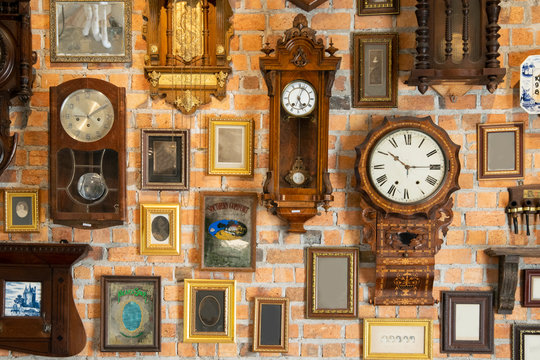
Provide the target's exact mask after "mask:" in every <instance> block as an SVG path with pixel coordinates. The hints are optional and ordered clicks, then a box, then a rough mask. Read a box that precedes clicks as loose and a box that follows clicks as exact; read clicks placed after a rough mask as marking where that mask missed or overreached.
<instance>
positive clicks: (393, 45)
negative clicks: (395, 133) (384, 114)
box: [352, 33, 399, 108]
mask: <svg viewBox="0 0 540 360" xmlns="http://www.w3.org/2000/svg"><path fill="white" fill-rule="evenodd" d="M398 36H399V35H398V33H356V34H353V35H352V43H353V72H352V87H353V96H352V106H353V107H357V108H363V107H369V108H372V107H381V108H383V107H387V108H388V107H397V106H398V105H397V101H398V96H397V95H398V94H397V82H398V47H399V45H398V44H399V42H398Z"/></svg>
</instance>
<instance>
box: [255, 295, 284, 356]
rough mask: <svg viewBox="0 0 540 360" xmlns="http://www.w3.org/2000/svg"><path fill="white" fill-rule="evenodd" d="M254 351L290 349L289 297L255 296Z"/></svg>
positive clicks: (282, 350)
mask: <svg viewBox="0 0 540 360" xmlns="http://www.w3.org/2000/svg"><path fill="white" fill-rule="evenodd" d="M253 351H260V352H265V351H268V352H288V351H289V299H288V298H266V297H256V298H255V319H254V320H253Z"/></svg>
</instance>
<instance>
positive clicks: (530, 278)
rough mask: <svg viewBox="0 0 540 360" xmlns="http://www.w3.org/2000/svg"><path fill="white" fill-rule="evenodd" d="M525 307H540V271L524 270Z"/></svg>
mask: <svg viewBox="0 0 540 360" xmlns="http://www.w3.org/2000/svg"><path fill="white" fill-rule="evenodd" d="M524 277H525V281H524V284H525V286H524V289H523V293H524V294H523V304H521V306H523V307H540V269H525V270H524Z"/></svg>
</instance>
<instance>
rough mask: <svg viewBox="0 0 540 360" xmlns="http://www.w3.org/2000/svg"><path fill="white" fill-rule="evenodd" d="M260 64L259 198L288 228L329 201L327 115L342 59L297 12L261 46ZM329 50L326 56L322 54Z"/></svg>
mask: <svg viewBox="0 0 540 360" xmlns="http://www.w3.org/2000/svg"><path fill="white" fill-rule="evenodd" d="M262 51H263V52H265V53H266V56H264V57H262V58H260V60H259V63H260V67H261V71H262V73H263V75H264V79H265V81H266V85H267V87H268V96H269V97H270V164H269V170H268V172H267V175H266V181H265V183H264V185H263V200H264V203H265V205H266V207H267V208H268V209H269V210H270V211H271V212H273V213H274V214H275V215H277V216H279V217H280V218H282V219H284V220H285V221H287V222H288V223H289V225H290V227H289V231H290V232H305V229H304V222H306V221H307V220H308V219H310V218H312V217H314V216H315V215H316V214H317V207H318V206H319V205H321V206H323V207H324V208H325V209H328V207H329V206H330V202H331V201H332V200H333V196H332V185H331V183H330V178H329V175H328V115H329V105H330V96H331V95H332V91H331V89H332V84H333V82H334V75H335V72H336V70H337V68H338V67H339V64H340V62H341V58H338V57H336V56H334V53H335V52H336V51H337V49H336V48H334V47H333V46H332V44H330V47H328V48H326V49H325V47H324V45H323V43H322V40H320V39H319V40H316V39H315V31H314V30H312V29H310V28H309V27H308V26H307V20H306V17H305V16H304V15H302V14H300V15H297V16H296V17H295V19H294V22H293V27H292V28H290V29H288V30H287V31H285V37H284V38H283V39H280V40H278V43H277V46H276V49H275V52H276V55H275V56H270V54H271V53H272V52H274V49H270V48H269V47H268V44H267V46H266V47H265V48H264V49H262ZM325 53H328V54H329V56H326V55H325Z"/></svg>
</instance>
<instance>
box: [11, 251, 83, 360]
mask: <svg viewBox="0 0 540 360" xmlns="http://www.w3.org/2000/svg"><path fill="white" fill-rule="evenodd" d="M89 249H90V246H89V245H86V244H29V243H2V244H0V294H1V296H2V301H1V302H0V348H2V349H8V350H13V351H21V352H25V353H29V354H35V355H42V356H54V357H65V356H73V355H76V354H78V353H79V352H81V350H82V349H83V348H84V346H85V344H86V333H85V330H84V326H83V323H82V321H81V318H80V316H79V313H78V312H77V308H76V306H75V302H74V301H73V289H72V288H73V280H72V277H71V266H72V265H73V264H74V263H76V262H77V261H79V260H80V259H82V258H84V257H85V256H86V254H87V253H88V251H89ZM8 282H31V283H38V282H39V283H40V284H41V302H40V313H41V316H19V315H20V314H19V313H18V312H17V313H13V311H8V310H7V309H6V308H5V305H6V303H7V302H6V301H4V299H5V297H6V288H7V286H6V283H8Z"/></svg>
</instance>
